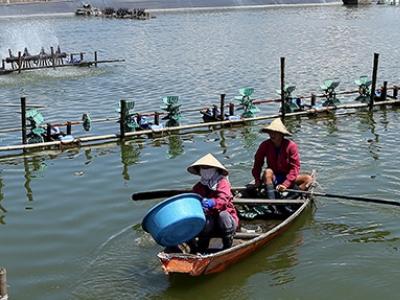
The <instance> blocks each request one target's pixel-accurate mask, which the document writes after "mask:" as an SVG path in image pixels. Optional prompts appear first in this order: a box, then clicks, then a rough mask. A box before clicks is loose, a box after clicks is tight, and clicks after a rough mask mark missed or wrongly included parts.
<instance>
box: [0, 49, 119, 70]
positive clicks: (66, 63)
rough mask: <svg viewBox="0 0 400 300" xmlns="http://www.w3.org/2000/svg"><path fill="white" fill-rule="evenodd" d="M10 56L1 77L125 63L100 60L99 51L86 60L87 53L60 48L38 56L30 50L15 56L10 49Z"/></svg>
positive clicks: (4, 63)
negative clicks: (27, 72) (38, 71)
mask: <svg viewBox="0 0 400 300" xmlns="http://www.w3.org/2000/svg"><path fill="white" fill-rule="evenodd" d="M8 54H9V56H8V57H6V58H5V59H2V60H1V67H0V75H6V74H10V73H13V72H18V73H21V72H22V71H28V70H39V69H49V68H53V69H55V68H61V67H90V66H92V65H94V66H95V67H97V65H98V64H102V63H113V62H123V61H124V60H121V59H112V60H98V59H97V51H94V57H93V60H86V59H85V58H84V55H85V52H76V53H66V52H63V51H61V49H60V46H58V47H57V49H56V50H54V47H50V52H46V51H45V49H44V48H43V47H42V49H41V51H40V52H39V54H36V55H32V54H30V52H29V51H28V48H25V49H24V51H23V52H21V51H18V54H17V55H14V54H13V53H12V51H11V49H8Z"/></svg>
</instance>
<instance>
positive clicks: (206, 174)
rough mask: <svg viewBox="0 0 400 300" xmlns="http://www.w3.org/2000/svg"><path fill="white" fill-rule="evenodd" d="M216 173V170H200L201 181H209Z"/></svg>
mask: <svg viewBox="0 0 400 300" xmlns="http://www.w3.org/2000/svg"><path fill="white" fill-rule="evenodd" d="M216 173H217V169H216V168H209V169H203V168H201V169H200V175H201V179H202V180H205V181H208V180H210V179H211V178H212V177H213V176H214V175H215V174H216Z"/></svg>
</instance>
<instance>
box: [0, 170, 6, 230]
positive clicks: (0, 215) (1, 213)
mask: <svg viewBox="0 0 400 300" xmlns="http://www.w3.org/2000/svg"><path fill="white" fill-rule="evenodd" d="M0 172H1V171H0ZM0 175H1V173H0ZM3 199H4V194H3V178H2V177H1V176H0V224H3V225H4V224H5V221H4V218H5V217H6V215H5V213H6V212H7V210H6V209H5V207H4V206H3V205H1V202H2V201H3Z"/></svg>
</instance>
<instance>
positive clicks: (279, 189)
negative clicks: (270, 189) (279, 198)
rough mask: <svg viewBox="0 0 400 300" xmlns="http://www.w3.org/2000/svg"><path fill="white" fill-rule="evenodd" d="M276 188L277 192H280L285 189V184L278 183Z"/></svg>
mask: <svg viewBox="0 0 400 300" xmlns="http://www.w3.org/2000/svg"><path fill="white" fill-rule="evenodd" d="M276 190H277V191H278V192H280V193H282V192H284V191H286V186H284V185H283V184H278V185H277V186H276Z"/></svg>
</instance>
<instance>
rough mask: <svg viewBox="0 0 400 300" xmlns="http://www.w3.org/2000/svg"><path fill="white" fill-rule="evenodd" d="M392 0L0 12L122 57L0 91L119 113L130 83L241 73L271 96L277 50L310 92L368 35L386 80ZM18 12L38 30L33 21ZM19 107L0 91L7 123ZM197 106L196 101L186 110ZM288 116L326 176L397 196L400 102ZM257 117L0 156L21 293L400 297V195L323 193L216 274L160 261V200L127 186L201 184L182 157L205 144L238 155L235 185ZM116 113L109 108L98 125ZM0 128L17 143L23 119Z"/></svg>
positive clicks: (153, 97) (203, 94)
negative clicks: (179, 270) (45, 14)
mask: <svg viewBox="0 0 400 300" xmlns="http://www.w3.org/2000/svg"><path fill="white" fill-rule="evenodd" d="M397 15H398V9H397V7H390V6H386V7H382V6H379V7H377V6H369V7H365V8H359V9H357V8H355V9H348V8H345V7H341V6H338V7H325V8H319V7H310V8H289V9H272V10H255V11H235V12H224V13H205V12H203V13H194V14H174V15H160V16H158V18H157V19H154V20H152V21H151V22H147V23H145V22H127V21H125V20H121V22H119V20H94V19H75V18H47V19H16V20H8V21H7V22H6V21H3V20H1V21H0V22H1V27H0V41H1V47H2V48H1V49H2V50H4V49H6V48H7V46H5V44H7V45H9V44H12V45H13V46H15V47H16V46H19V45H22V44H23V42H24V41H25V43H28V44H29V45H32V46H30V48H32V49H34V47H35V46H37V45H39V43H38V40H40V41H41V42H42V43H56V42H59V43H60V44H61V45H67V46H64V47H63V48H65V50H71V49H74V50H84V49H91V50H102V51H103V54H104V56H109V57H110V56H116V57H115V58H120V57H122V58H126V59H127V63H126V64H125V65H118V64H117V65H109V66H103V67H101V68H98V69H83V70H75V69H73V70H66V71H65V72H64V71H63V72H58V71H48V72H47V71H46V72H38V73H26V74H21V75H20V76H19V75H15V76H14V75H13V76H11V77H7V78H0V86H1V88H2V93H1V95H0V100H1V101H2V103H4V104H17V105H18V103H19V102H18V101H19V97H20V96H21V95H26V96H27V97H28V99H30V100H31V101H32V102H34V103H41V104H45V105H46V108H44V109H43V113H44V114H45V116H46V118H47V119H49V120H68V119H73V120H75V119H79V118H80V116H81V114H82V113H83V112H86V111H90V112H91V113H92V114H93V115H94V116H109V115H112V114H113V113H114V112H115V107H116V106H117V105H118V100H119V99H122V98H127V99H135V100H137V102H138V103H137V105H138V108H137V110H138V111H144V110H146V111H148V110H154V109H158V107H159V106H160V102H161V100H160V99H161V97H162V96H164V95H167V94H177V95H180V96H181V100H182V102H183V109H190V108H194V107H202V106H205V105H207V104H209V103H215V102H216V101H218V94H219V93H221V92H226V93H227V97H228V98H229V99H231V98H233V96H235V95H236V94H237V89H238V88H240V87H243V86H247V85H251V86H253V87H255V89H256V92H257V97H260V98H269V97H276V95H274V90H275V89H276V88H279V57H280V56H285V57H286V58H287V63H288V66H287V68H288V69H287V80H288V81H293V82H295V84H296V85H297V86H298V90H299V91H298V92H299V94H301V93H306V92H307V93H308V92H310V91H311V90H315V91H317V90H318V85H319V84H320V83H321V81H322V79H325V78H327V77H330V76H340V78H341V79H342V82H341V87H342V88H343V90H345V89H350V88H354V83H353V81H354V79H356V78H358V76H360V75H362V74H363V73H367V74H370V73H371V72H370V71H371V68H372V54H373V52H379V53H380V55H381V56H380V71H379V75H378V76H379V77H378V78H379V80H380V81H382V80H388V81H389V83H390V84H393V83H396V81H398V80H399V77H398V65H396V64H395V59H396V58H397V57H398V54H399V50H398V49H399V48H398V43H397V41H398V38H399V35H400V34H399V33H398V32H397V31H396V30H392V29H393V28H394V26H395V24H397V23H396V22H397V20H398V18H397ZM371 20H374V22H372V21H371ZM18 26H25V27H26V28H31V29H30V30H31V31H30V34H29V35H25V36H24V37H21V35H20V34H19V33H16V31H15V28H16V27H18ZM50 29H51V30H50ZM67 29H68V30H67ZM49 30H50V31H51V32H50V33H49ZM283 33H284V34H283ZM35 37H36V38H35ZM343 40H346V41H347V42H346V43H343ZM349 41H350V42H349ZM249 45H251V47H249ZM78 46H79V47H78ZM77 48H79V49H77ZM2 53H4V51H2ZM342 101H343V102H346V101H349V100H348V99H343V100H342ZM277 110H278V106H277V105H271V104H269V105H265V106H263V107H262V113H271V112H276V111H277ZM16 111H17V109H16V108H15V107H14V108H12V107H11V106H6V105H4V106H3V107H2V108H1V113H0V126H1V128H7V127H10V126H15V125H17V126H18V124H15V123H14V121H15V120H18V114H17V113H16ZM199 119H200V114H198V113H197V112H191V113H188V114H185V119H184V120H183V121H182V122H183V123H194V122H198V121H199ZM287 122H288V123H287V125H288V128H289V129H290V130H291V131H292V132H293V139H294V140H295V141H296V142H297V143H298V145H299V148H300V154H301V160H302V169H303V170H311V169H316V170H317V171H318V182H319V184H320V186H319V190H320V191H324V192H330V193H338V194H347V195H362V196H367V197H379V198H387V199H392V200H398V197H397V195H398V194H399V191H400V185H399V178H400V174H399V173H400V172H399V169H400V163H399V161H398V160H397V154H398V143H399V140H400V135H399V130H400V122H399V111H398V109H397V108H395V107H389V108H388V109H387V110H386V109H377V110H375V111H374V112H372V113H368V112H367V111H359V112H358V113H356V114H351V115H340V116H331V117H321V118H311V119H309V118H301V119H300V118H299V119H290V120H288V121H287ZM263 124H264V123H263V122H258V123H254V124H252V125H249V126H246V127H240V128H226V129H223V130H219V129H216V130H213V131H211V130H210V131H209V130H199V131H192V132H186V133H185V134H183V135H175V136H165V137H160V138H157V139H154V140H153V139H140V140H134V141H128V142H125V143H123V144H105V145H97V146H93V147H85V148H81V149H73V150H64V151H57V150H48V151H44V152H41V153H31V154H27V155H26V156H21V157H17V158H13V159H7V158H1V159H0V205H1V207H0V265H1V266H4V267H6V268H7V272H8V284H9V295H10V297H11V299H22V300H23V299H265V298H267V297H268V298H271V299H376V298H377V297H385V298H386V299H396V298H397V294H398V292H399V291H400V289H399V287H398V284H397V282H398V270H399V268H400V263H399V260H398V258H399V251H400V250H399V249H400V241H399V237H400V229H399V226H398V224H399V221H398V219H399V215H400V211H399V210H398V209H397V208H395V207H388V206H383V205H373V204H366V203H359V202H352V201H349V200H339V199H328V198H322V197H320V198H317V201H316V203H315V207H314V208H313V209H310V210H308V211H307V213H306V214H304V215H303V216H302V217H301V218H300V219H299V220H298V222H296V223H295V224H294V225H293V226H292V227H291V229H290V230H289V232H288V233H287V234H286V235H284V236H282V237H280V238H278V239H276V240H275V241H273V242H272V243H271V244H270V245H268V247H265V248H264V249H262V250H261V251H259V252H257V253H255V254H254V255H252V256H251V257H249V258H248V259H246V260H243V261H242V262H240V263H238V264H236V265H234V266H232V267H231V268H229V269H228V270H226V271H225V272H223V273H221V274H217V275H212V276H207V277H202V278H186V277H182V276H174V277H167V276H165V275H164V274H163V273H162V270H161V268H160V265H159V263H158V261H157V259H156V254H157V252H158V251H159V250H160V247H159V246H157V245H156V244H155V243H154V242H153V241H152V240H151V238H149V237H148V236H147V235H145V234H144V233H143V231H142V230H141V229H140V222H141V220H142V218H143V216H144V215H145V213H146V212H147V210H148V209H150V207H152V206H153V205H154V204H155V203H157V201H159V200H154V201H138V202H133V201H132V200H130V195H131V194H132V193H133V192H139V191H146V190H154V189H165V188H187V187H189V186H191V185H192V184H193V183H194V182H195V181H196V180H197V179H198V178H196V177H195V176H193V175H190V174H189V173H187V172H186V167H187V166H188V165H189V164H191V163H192V162H193V161H195V160H196V159H197V158H199V157H200V156H202V155H204V154H206V153H208V152H211V153H213V154H214V155H215V156H216V157H217V158H218V159H219V160H220V161H221V162H222V163H223V164H224V165H225V166H226V167H227V168H228V169H229V170H230V180H231V182H232V185H236V186H239V185H244V184H246V183H247V182H249V181H250V180H251V173H250V170H251V167H252V160H253V155H254V153H255V151H256V149H257V146H258V144H259V143H261V142H262V141H263V140H264V139H265V138H266V136H265V135H264V134H260V133H259V129H260V128H261V126H262V125H263ZM117 129H118V124H115V123H108V124H99V125H96V127H95V128H94V131H93V133H94V134H101V133H110V131H114V130H115V131H116V130H117ZM80 130H81V129H78V128H76V129H74V133H76V134H78V133H79V132H80ZM0 138H1V144H2V145H5V144H8V143H14V142H15V143H16V142H17V141H18V139H19V133H18V132H16V133H6V134H5V133H2V134H1V136H0Z"/></svg>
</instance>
